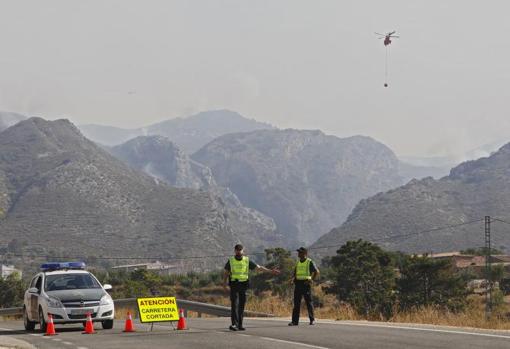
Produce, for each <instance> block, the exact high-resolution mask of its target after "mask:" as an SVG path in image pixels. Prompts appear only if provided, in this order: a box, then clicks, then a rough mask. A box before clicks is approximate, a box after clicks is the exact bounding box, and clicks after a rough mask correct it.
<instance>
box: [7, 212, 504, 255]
mask: <svg viewBox="0 0 510 349" xmlns="http://www.w3.org/2000/svg"><path fill="white" fill-rule="evenodd" d="M482 221H483V219H477V220H472V221H468V222H464V223H458V224H451V225H446V226H441V227H437V228H432V229H427V230H422V231H419V232H415V233H408V234H401V235H393V236H388V237H384V238H379V239H370V241H371V242H383V241H388V240H393V239H398V238H406V237H411V236H416V235H420V234H426V233H431V232H436V231H441V230H446V229H452V228H457V227H461V226H465V225H470V224H474V223H478V222H482ZM505 223H508V222H505ZM508 224H510V223H508ZM342 245H344V244H343V243H342V244H333V245H325V246H317V247H310V248H309V250H319V249H327V248H333V247H339V246H342ZM9 255H10V256H13V257H27V258H44V259H89V258H90V259H99V260H159V261H183V260H193V259H204V258H228V257H231V256H232V254H231V253H229V254H222V255H202V256H186V257H168V256H138V257H124V256H116V257H113V256H78V255H69V256H50V255H42V254H40V255H26V254H9ZM246 255H247V256H265V255H266V253H265V252H253V253H247V254H246Z"/></svg>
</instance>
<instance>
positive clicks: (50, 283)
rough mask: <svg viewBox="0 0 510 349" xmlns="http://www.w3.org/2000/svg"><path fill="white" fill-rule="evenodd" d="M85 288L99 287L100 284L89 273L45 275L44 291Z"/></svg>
mask: <svg viewBox="0 0 510 349" xmlns="http://www.w3.org/2000/svg"><path fill="white" fill-rule="evenodd" d="M85 288H101V285H100V284H99V283H98V282H97V280H96V279H95V278H93V277H92V276H91V275H90V274H57V275H47V276H46V280H45V282H44V290H45V291H59V290H75V289H85Z"/></svg>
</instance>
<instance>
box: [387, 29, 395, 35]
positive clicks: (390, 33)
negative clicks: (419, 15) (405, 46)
mask: <svg viewBox="0 0 510 349" xmlns="http://www.w3.org/2000/svg"><path fill="white" fill-rule="evenodd" d="M396 32H397V31H396V30H394V31H392V32H389V33H388V35H393V34H395V33H396Z"/></svg>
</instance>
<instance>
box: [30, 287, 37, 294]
mask: <svg viewBox="0 0 510 349" xmlns="http://www.w3.org/2000/svg"><path fill="white" fill-rule="evenodd" d="M28 293H39V290H38V289H37V287H30V288H29V289H28Z"/></svg>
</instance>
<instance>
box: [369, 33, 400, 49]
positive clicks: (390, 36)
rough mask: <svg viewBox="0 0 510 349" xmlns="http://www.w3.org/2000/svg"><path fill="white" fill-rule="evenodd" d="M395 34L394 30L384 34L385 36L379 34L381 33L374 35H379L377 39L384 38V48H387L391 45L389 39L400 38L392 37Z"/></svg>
mask: <svg viewBox="0 0 510 349" xmlns="http://www.w3.org/2000/svg"><path fill="white" fill-rule="evenodd" d="M396 32H397V31H396V30H394V31H392V32H389V33H386V34H381V33H377V32H376V33H375V34H376V35H379V39H382V38H384V46H388V45H389V44H391V38H399V37H400V36H397V35H393V34H395V33H396Z"/></svg>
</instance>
